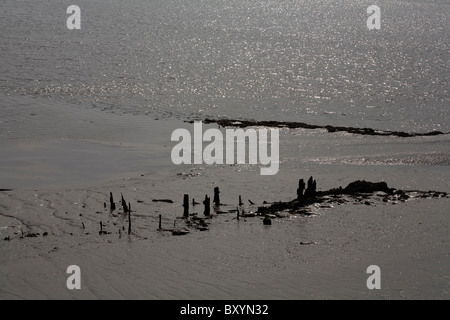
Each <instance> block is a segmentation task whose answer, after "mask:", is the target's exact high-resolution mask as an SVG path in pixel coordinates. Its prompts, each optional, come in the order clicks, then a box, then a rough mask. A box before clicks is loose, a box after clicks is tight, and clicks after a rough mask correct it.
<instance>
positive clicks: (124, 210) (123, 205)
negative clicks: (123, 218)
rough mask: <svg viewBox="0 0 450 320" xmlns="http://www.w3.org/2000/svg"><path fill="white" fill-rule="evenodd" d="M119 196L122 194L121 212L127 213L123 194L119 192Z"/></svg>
mask: <svg viewBox="0 0 450 320" xmlns="http://www.w3.org/2000/svg"><path fill="white" fill-rule="evenodd" d="M120 195H121V196H122V207H123V212H124V213H127V212H128V210H129V209H128V206H127V203H126V201H125V199H124V198H123V194H122V193H121V194H120Z"/></svg>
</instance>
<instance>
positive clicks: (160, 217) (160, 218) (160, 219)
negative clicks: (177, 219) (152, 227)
mask: <svg viewBox="0 0 450 320" xmlns="http://www.w3.org/2000/svg"><path fill="white" fill-rule="evenodd" d="M161 221H162V215H159V228H158V230H162V228H161Z"/></svg>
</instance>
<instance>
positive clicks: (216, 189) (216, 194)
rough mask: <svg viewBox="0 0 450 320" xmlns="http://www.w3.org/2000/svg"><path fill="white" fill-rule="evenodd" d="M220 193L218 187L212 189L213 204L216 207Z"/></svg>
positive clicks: (218, 204)
mask: <svg viewBox="0 0 450 320" xmlns="http://www.w3.org/2000/svg"><path fill="white" fill-rule="evenodd" d="M219 194H220V191H219V187H215V188H214V204H215V205H216V206H220V196H219Z"/></svg>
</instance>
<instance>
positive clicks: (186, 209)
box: [183, 194, 189, 218]
mask: <svg viewBox="0 0 450 320" xmlns="http://www.w3.org/2000/svg"><path fill="white" fill-rule="evenodd" d="M183 207H184V214H183V216H184V217H185V218H189V195H188V194H185V195H184V201H183Z"/></svg>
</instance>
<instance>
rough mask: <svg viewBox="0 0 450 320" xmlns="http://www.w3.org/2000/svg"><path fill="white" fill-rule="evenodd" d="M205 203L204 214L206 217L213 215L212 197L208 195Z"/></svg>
mask: <svg viewBox="0 0 450 320" xmlns="http://www.w3.org/2000/svg"><path fill="white" fill-rule="evenodd" d="M203 204H204V205H205V211H203V214H204V215H205V216H206V217H209V216H210V215H211V198H210V197H208V196H207V195H206V196H205V201H203Z"/></svg>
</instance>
